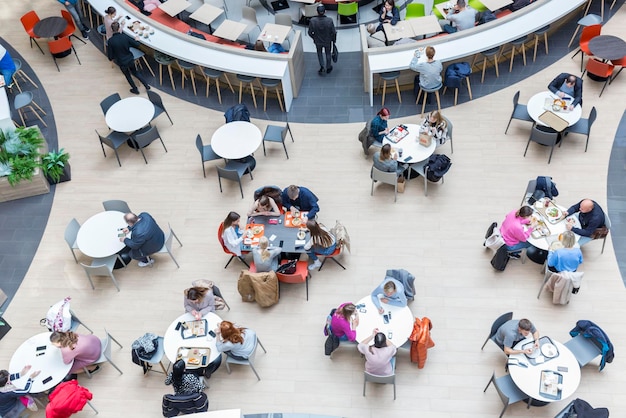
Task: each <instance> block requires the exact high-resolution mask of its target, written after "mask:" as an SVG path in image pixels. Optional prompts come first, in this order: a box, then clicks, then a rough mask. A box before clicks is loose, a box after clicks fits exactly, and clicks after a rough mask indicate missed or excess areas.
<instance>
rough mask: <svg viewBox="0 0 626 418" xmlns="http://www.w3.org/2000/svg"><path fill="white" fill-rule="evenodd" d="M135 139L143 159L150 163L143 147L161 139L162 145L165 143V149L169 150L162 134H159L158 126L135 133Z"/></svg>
mask: <svg viewBox="0 0 626 418" xmlns="http://www.w3.org/2000/svg"><path fill="white" fill-rule="evenodd" d="M132 139H133V141H135V144H136V145H137V151H140V152H141V155H142V156H143V160H144V161H145V162H146V164H148V160H146V154H144V152H143V149H144V148H145V147H147V146H148V145H150V144H151V143H152V142H154V141H156V140H157V139H158V140H160V141H161V145H163V149H164V150H165V152H167V148H165V143H164V142H163V138H161V134H159V130H158V129H157V127H156V126H151V127H150V128H149V129H148V130H147V131H145V132H140V133H135V134H133V138H132Z"/></svg>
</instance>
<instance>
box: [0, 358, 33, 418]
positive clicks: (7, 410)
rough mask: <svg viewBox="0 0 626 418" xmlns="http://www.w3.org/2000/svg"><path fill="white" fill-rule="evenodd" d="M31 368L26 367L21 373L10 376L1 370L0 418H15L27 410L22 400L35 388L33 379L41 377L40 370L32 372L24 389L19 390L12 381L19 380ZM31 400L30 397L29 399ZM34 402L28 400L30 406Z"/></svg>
mask: <svg viewBox="0 0 626 418" xmlns="http://www.w3.org/2000/svg"><path fill="white" fill-rule="evenodd" d="M30 368H31V366H30V365H28V366H24V368H23V369H22V371H21V372H19V373H14V374H10V373H9V372H8V371H6V370H0V416H2V417H7V418H15V417H18V416H20V415H21V413H22V411H24V410H25V409H26V405H25V404H24V402H22V398H24V397H26V396H27V395H28V393H29V392H30V390H31V388H32V386H33V379H34V378H35V377H37V376H38V375H39V370H38V371H36V372H32V373H31V374H30V376H29V377H28V380H27V381H26V385H25V386H24V388H23V389H17V388H15V387H14V386H13V385H12V384H11V381H12V380H17V379H19V378H21V377H22V376H23V375H25V374H26V373H28V371H29V370H30ZM29 398H30V397H29ZM31 402H34V401H33V400H32V399H30V400H28V401H27V403H28V406H29V408H30V403H31Z"/></svg>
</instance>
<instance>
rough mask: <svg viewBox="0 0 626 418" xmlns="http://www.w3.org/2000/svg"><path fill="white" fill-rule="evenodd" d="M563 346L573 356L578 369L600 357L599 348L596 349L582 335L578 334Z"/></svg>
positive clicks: (588, 339)
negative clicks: (578, 366)
mask: <svg viewBox="0 0 626 418" xmlns="http://www.w3.org/2000/svg"><path fill="white" fill-rule="evenodd" d="M563 345H564V346H565V347H567V348H568V349H569V350H570V351H571V352H572V353H573V354H574V357H576V361H577V362H578V364H579V365H580V367H584V366H585V365H587V364H589V363H590V362H591V361H592V360H594V359H595V358H597V357H599V356H601V355H602V350H601V349H600V347H598V346H597V345H596V344H595V343H594V342H593V340H592V339H591V338H585V337H583V336H582V334H578V335H577V336H575V337H574V338H572V339H570V340H569V341H567V342H566V343H564V344H563Z"/></svg>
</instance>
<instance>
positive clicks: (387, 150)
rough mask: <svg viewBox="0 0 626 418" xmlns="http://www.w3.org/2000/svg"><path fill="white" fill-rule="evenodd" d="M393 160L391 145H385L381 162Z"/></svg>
mask: <svg viewBox="0 0 626 418" xmlns="http://www.w3.org/2000/svg"><path fill="white" fill-rule="evenodd" d="M390 158H391V145H389V144H385V145H383V146H382V147H381V148H380V155H379V156H378V160H379V161H385V160H388V159H390Z"/></svg>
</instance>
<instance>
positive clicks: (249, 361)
mask: <svg viewBox="0 0 626 418" xmlns="http://www.w3.org/2000/svg"><path fill="white" fill-rule="evenodd" d="M259 345H260V346H261V348H262V349H263V352H264V353H267V350H266V349H265V347H263V344H262V343H261V340H260V339H259V338H258V337H257V339H256V341H255V344H254V350H252V353H251V354H250V356H249V357H248V358H247V359H246V360H237V359H234V358H232V357H230V356H226V370H227V371H228V374H230V366H229V364H241V365H244V366H250V368H251V369H252V371H253V372H254V374H255V375H256V378H257V379H258V380H261V378H260V377H259V374H258V373H257V371H256V369H255V368H254V358H255V356H256V350H257V348H258V347H259Z"/></svg>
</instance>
